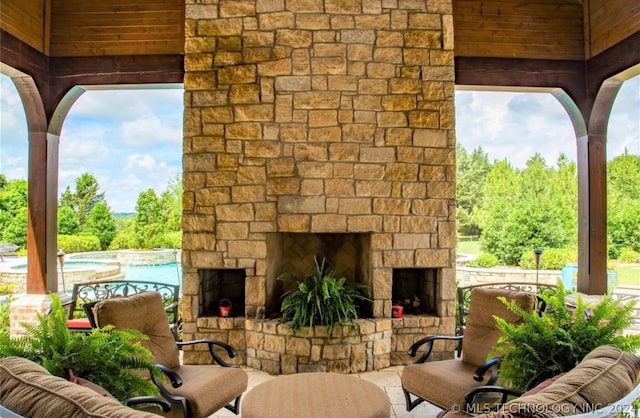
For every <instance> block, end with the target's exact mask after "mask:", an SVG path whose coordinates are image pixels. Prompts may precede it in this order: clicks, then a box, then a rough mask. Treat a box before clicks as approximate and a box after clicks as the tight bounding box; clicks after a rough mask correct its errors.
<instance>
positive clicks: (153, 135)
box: [122, 115, 182, 147]
mask: <svg viewBox="0 0 640 418" xmlns="http://www.w3.org/2000/svg"><path fill="white" fill-rule="evenodd" d="M122 141H123V142H124V143H125V144H126V145H127V146H130V147H140V146H148V145H149V144H150V143H152V144H155V143H158V142H161V143H169V144H175V145H176V146H178V147H181V146H182V126H179V127H178V126H170V125H169V124H167V123H164V122H163V121H162V120H161V119H160V118H158V117H157V116H156V115H146V116H145V117H141V118H138V119H136V120H133V121H126V122H124V123H123V124H122Z"/></svg>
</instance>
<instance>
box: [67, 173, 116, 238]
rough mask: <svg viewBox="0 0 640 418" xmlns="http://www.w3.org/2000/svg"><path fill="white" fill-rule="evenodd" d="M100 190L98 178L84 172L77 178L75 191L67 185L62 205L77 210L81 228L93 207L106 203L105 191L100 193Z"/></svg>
mask: <svg viewBox="0 0 640 418" xmlns="http://www.w3.org/2000/svg"><path fill="white" fill-rule="evenodd" d="M99 190H100V185H99V184H98V180H97V179H96V178H95V177H94V176H93V175H92V174H89V173H83V174H81V175H80V176H79V177H77V178H76V179H75V193H73V192H71V190H70V189H69V187H67V189H66V190H65V191H64V193H62V196H61V197H60V206H68V207H70V208H72V209H73V210H74V211H75V213H76V216H77V218H78V222H79V223H80V229H81V230H82V229H84V224H85V223H86V222H87V218H88V217H89V213H91V209H93V207H94V206H95V205H96V204H98V203H106V200H105V198H104V193H98V191H99Z"/></svg>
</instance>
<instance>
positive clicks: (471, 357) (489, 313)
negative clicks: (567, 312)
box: [462, 287, 537, 366]
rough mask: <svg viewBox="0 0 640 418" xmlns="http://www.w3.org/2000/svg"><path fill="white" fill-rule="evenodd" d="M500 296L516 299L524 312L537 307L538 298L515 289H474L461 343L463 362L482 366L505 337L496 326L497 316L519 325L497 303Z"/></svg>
mask: <svg viewBox="0 0 640 418" xmlns="http://www.w3.org/2000/svg"><path fill="white" fill-rule="evenodd" d="M499 296H503V297H505V298H506V299H507V300H515V301H516V303H517V304H518V305H519V306H520V307H521V308H522V309H525V310H530V311H533V310H534V309H535V308H536V304H537V298H536V295H535V294H533V293H529V292H520V291H515V290H507V289H497V288H484V287H477V288H474V289H473V290H471V299H470V303H469V316H468V317H467V325H466V328H465V330H464V338H463V340H462V361H464V362H466V363H470V364H473V365H474V366H480V365H481V364H483V363H484V362H485V361H487V357H488V356H489V354H491V352H492V351H493V349H494V347H495V345H496V343H497V342H498V338H500V336H501V335H502V333H501V332H500V330H499V329H498V326H497V324H496V320H495V318H494V315H495V316H499V317H501V318H503V319H504V320H505V321H507V322H509V323H513V324H517V323H519V322H521V321H522V318H520V316H518V315H517V314H515V313H513V312H512V311H510V310H509V308H507V307H506V306H505V305H504V303H502V302H501V301H500V300H498V297H499Z"/></svg>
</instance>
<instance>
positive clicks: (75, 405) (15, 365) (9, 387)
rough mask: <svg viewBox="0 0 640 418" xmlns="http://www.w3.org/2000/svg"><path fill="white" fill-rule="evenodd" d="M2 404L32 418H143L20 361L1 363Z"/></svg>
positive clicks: (96, 394)
mask: <svg viewBox="0 0 640 418" xmlns="http://www.w3.org/2000/svg"><path fill="white" fill-rule="evenodd" d="M0 404H1V405H3V406H4V407H5V408H7V409H9V410H11V411H13V412H15V413H17V414H19V415H22V416H24V417H30V418H52V417H64V418H94V417H95V418H99V417H104V418H138V417H139V418H143V417H148V418H152V417H156V418H157V415H153V414H150V413H146V412H142V411H136V410H134V409H131V408H128V407H126V406H124V405H122V404H120V403H119V402H118V401H117V400H115V399H113V398H109V397H105V396H102V395H100V394H98V393H96V392H94V391H93V390H91V389H88V388H86V387H82V386H80V385H77V384H75V383H71V382H69V381H68V380H65V379H62V378H60V377H56V376H52V375H51V374H49V372H48V371H47V370H46V369H44V368H43V367H42V366H40V365H39V364H36V363H34V362H32V361H29V360H26V359H24V358H20V357H6V358H2V359H0Z"/></svg>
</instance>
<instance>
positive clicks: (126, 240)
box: [109, 229, 136, 250]
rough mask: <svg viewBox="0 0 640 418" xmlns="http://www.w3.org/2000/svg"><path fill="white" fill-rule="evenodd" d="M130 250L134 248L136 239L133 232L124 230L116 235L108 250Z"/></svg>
mask: <svg viewBox="0 0 640 418" xmlns="http://www.w3.org/2000/svg"><path fill="white" fill-rule="evenodd" d="M131 248H136V237H135V234H134V233H133V231H131V230H128V229H127V230H124V231H120V232H118V233H116V236H115V237H114V238H113V241H111V244H109V249H110V250H127V249H131Z"/></svg>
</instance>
